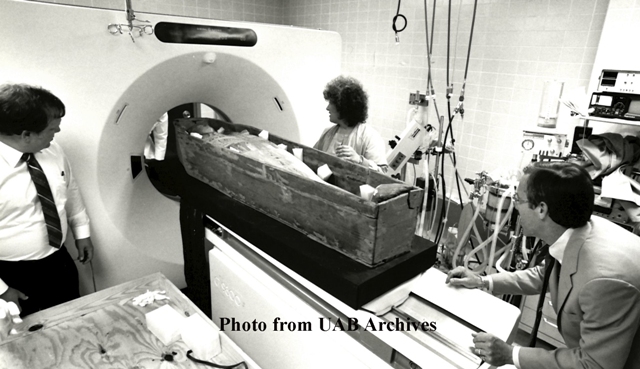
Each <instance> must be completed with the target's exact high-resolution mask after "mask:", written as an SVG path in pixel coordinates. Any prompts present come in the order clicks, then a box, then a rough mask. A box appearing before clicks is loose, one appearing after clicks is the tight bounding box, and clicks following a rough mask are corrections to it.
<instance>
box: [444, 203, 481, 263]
mask: <svg viewBox="0 0 640 369" xmlns="http://www.w3.org/2000/svg"><path fill="white" fill-rule="evenodd" d="M471 203H472V204H473V202H471ZM478 215H480V204H476V211H474V212H473V216H472V217H471V222H469V225H468V226H467V228H466V229H465V230H464V233H462V237H461V238H458V247H456V251H455V252H454V253H453V257H452V259H453V260H451V263H452V265H453V267H454V268H455V267H456V266H457V260H458V255H460V250H462V247H463V246H464V245H465V244H466V243H467V239H468V238H469V233H471V228H472V227H473V226H474V225H475V224H476V219H477V218H478ZM458 234H460V233H458Z"/></svg>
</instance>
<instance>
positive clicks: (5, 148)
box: [0, 141, 23, 168]
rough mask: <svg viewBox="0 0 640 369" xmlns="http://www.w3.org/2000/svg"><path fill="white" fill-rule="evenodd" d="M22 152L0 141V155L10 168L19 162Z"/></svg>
mask: <svg viewBox="0 0 640 369" xmlns="http://www.w3.org/2000/svg"><path fill="white" fill-rule="evenodd" d="M22 154H23V152H21V151H18V150H16V149H14V148H13V147H11V146H9V145H7V144H5V143H4V142H2V141H0V157H2V158H3V159H4V160H5V161H6V162H7V164H9V166H10V167H11V168H15V167H16V166H18V164H19V163H20V159H21V158H22Z"/></svg>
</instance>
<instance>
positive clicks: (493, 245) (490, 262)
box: [486, 187, 513, 274]
mask: <svg viewBox="0 0 640 369" xmlns="http://www.w3.org/2000/svg"><path fill="white" fill-rule="evenodd" d="M512 192H513V190H512V189H511V187H509V188H508V189H507V190H506V191H504V193H503V194H502V196H500V201H498V207H497V209H496V222H495V224H496V227H495V229H494V231H493V237H492V242H491V251H490V252H489V259H488V262H487V267H486V272H487V274H491V266H492V265H493V259H494V258H495V256H496V244H497V243H498V234H500V230H501V229H502V227H504V225H505V224H506V223H507V221H508V220H509V217H510V216H511V212H512V211H513V201H512V202H511V203H510V204H509V210H507V215H506V216H505V217H504V220H503V222H502V223H500V213H501V212H502V205H503V204H504V200H505V199H506V198H507V196H511V194H512ZM506 247H508V246H505V248H506Z"/></svg>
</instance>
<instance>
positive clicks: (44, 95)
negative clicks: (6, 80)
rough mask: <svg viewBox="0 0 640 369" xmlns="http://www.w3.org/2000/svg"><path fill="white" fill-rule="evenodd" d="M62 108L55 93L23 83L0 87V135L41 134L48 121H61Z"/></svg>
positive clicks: (63, 111)
mask: <svg viewBox="0 0 640 369" xmlns="http://www.w3.org/2000/svg"><path fill="white" fill-rule="evenodd" d="M64 115H65V107H64V104H63V103H62V101H60V99H58V98H57V97H56V96H55V95H54V94H52V93H51V92H49V91H48V90H45V89H44V88H41V87H36V86H29V85H26V84H3V85H0V134H5V135H20V134H22V132H23V131H29V132H36V133H39V132H42V131H43V130H44V129H45V128H46V127H47V124H49V120H51V119H56V118H62V117H63V116H64Z"/></svg>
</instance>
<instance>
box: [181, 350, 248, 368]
mask: <svg viewBox="0 0 640 369" xmlns="http://www.w3.org/2000/svg"><path fill="white" fill-rule="evenodd" d="M192 352H193V350H189V351H187V358H188V359H189V360H191V361H194V362H196V363H198V364H204V365H207V366H210V367H213V368H220V369H233V368H236V367H238V366H240V365H243V366H244V367H245V369H248V366H247V363H245V362H244V361H241V362H239V363H237V364H232V365H220V364H215V363H212V362H210V361H206V360H200V359H196V358H195V357H193V356H191V353H192Z"/></svg>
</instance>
